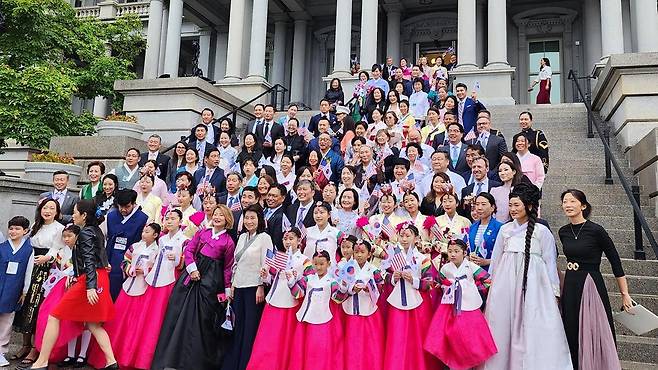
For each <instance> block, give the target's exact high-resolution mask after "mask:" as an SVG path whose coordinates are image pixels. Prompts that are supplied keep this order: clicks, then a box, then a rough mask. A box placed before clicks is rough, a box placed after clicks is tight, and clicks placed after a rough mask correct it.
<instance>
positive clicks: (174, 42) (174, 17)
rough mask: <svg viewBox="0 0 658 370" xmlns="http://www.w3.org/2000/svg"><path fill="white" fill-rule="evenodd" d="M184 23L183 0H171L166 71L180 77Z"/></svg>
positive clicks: (172, 75)
mask: <svg viewBox="0 0 658 370" xmlns="http://www.w3.org/2000/svg"><path fill="white" fill-rule="evenodd" d="M182 25H183V0H169V23H168V25H167V35H168V37H167V50H166V51H165V64H164V73H168V74H169V75H170V76H171V77H178V59H179V58H180V32H181V26H182Z"/></svg>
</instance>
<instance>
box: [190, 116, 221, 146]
mask: <svg viewBox="0 0 658 370" xmlns="http://www.w3.org/2000/svg"><path fill="white" fill-rule="evenodd" d="M201 123H203V124H204V125H206V131H208V134H207V135H206V141H208V143H209V144H212V145H214V146H217V145H219V134H220V130H219V127H217V125H216V123H217V121H215V112H213V111H212V109H210V108H203V110H202V111H201ZM193 138H194V127H193V128H192V129H191V130H190V140H192V139H193Z"/></svg>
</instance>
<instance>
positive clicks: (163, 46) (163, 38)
mask: <svg viewBox="0 0 658 370" xmlns="http://www.w3.org/2000/svg"><path fill="white" fill-rule="evenodd" d="M168 26H169V8H168V7H167V5H165V6H164V7H163V8H162V31H161V32H160V61H159V62H158V76H160V75H161V74H163V73H164V61H165V52H166V51H167V28H168Z"/></svg>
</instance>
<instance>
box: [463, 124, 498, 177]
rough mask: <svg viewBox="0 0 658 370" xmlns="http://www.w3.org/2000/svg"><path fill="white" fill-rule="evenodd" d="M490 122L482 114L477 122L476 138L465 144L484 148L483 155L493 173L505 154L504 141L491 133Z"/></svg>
mask: <svg viewBox="0 0 658 370" xmlns="http://www.w3.org/2000/svg"><path fill="white" fill-rule="evenodd" d="M490 130H491V121H490V120H489V117H488V116H486V115H484V114H482V115H480V117H479V118H478V120H477V134H478V137H477V138H475V139H472V140H469V141H468V142H467V144H480V146H481V147H482V148H484V155H485V156H486V157H487V159H488V160H489V167H490V169H491V170H492V171H493V170H495V171H498V164H499V163H500V159H501V158H502V157H503V154H505V153H506V152H507V144H506V143H505V139H504V138H502V137H500V136H496V135H494V134H492V133H491V131H490Z"/></svg>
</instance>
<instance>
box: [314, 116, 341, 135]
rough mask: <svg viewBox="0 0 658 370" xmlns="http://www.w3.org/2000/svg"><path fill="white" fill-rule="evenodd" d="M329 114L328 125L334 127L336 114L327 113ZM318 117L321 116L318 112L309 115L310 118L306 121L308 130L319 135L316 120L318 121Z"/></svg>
mask: <svg viewBox="0 0 658 370" xmlns="http://www.w3.org/2000/svg"><path fill="white" fill-rule="evenodd" d="M327 114H328V115H329V126H330V127H335V126H336V121H337V118H336V115H335V114H333V113H327ZM320 118H322V114H321V113H318V114H316V115H315V116H313V117H311V120H310V121H309V123H308V130H309V131H310V132H312V133H313V135H315V136H318V135H320V131H318V122H320Z"/></svg>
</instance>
